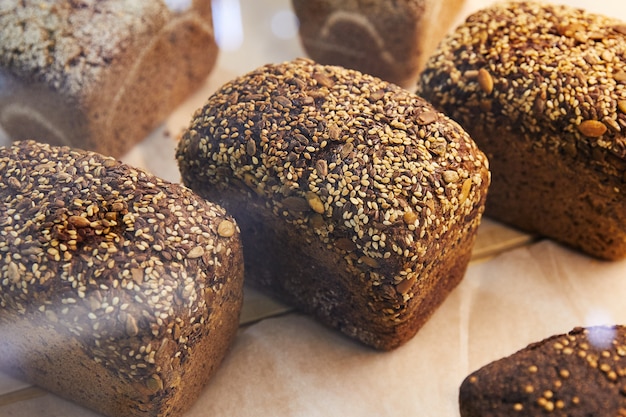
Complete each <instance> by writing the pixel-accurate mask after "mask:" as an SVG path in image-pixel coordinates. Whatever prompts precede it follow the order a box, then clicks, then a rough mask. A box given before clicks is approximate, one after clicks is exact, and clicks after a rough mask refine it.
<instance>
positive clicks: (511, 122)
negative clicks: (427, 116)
mask: <svg viewBox="0 0 626 417" xmlns="http://www.w3.org/2000/svg"><path fill="white" fill-rule="evenodd" d="M625 83H626V25H625V24H624V23H623V22H621V21H618V20H615V19H611V18H608V17H603V16H599V15H595V14H591V13H587V12H585V11H584V10H581V9H575V8H571V7H566V6H552V5H548V4H538V3H533V2H507V3H502V4H497V5H495V6H493V7H489V8H486V9H483V10H481V11H479V12H477V13H476V14H474V15H472V16H470V17H469V18H468V19H467V21H466V22H465V23H464V24H463V25H461V26H460V27H459V28H458V29H457V30H456V31H454V32H453V33H452V34H451V35H450V36H449V37H447V38H446V39H445V41H444V42H442V43H441V45H440V46H439V49H438V50H437V51H436V52H435V53H434V54H433V56H432V57H431V59H430V60H429V62H428V63H427V66H426V68H425V70H424V72H423V75H422V77H421V82H420V85H419V88H418V94H421V95H422V96H423V97H425V98H426V99H427V100H429V101H430V102H431V103H433V104H434V105H435V107H437V108H439V109H440V110H442V111H443V112H445V113H446V114H448V115H449V116H450V117H451V118H453V119H455V120H457V121H458V122H459V123H460V124H461V125H462V126H463V127H464V128H465V129H466V130H467V131H468V132H469V133H470V135H471V136H472V138H473V139H474V140H475V141H476V143H477V144H478V145H479V147H480V148H481V150H483V151H484V152H485V153H486V154H487V156H488V157H489V160H490V168H491V170H492V173H493V183H492V185H491V188H490V193H489V201H488V202H487V209H486V210H487V211H486V214H487V215H488V216H490V217H493V218H495V219H498V220H500V221H503V222H506V223H509V224H511V225H514V226H516V227H519V228H521V229H524V230H526V231H530V232H532V233H536V234H540V235H544V236H548V237H550V238H553V239H555V240H558V241H560V242H563V243H565V244H567V245H570V246H572V247H574V248H577V249H579V250H582V251H584V252H586V253H588V254H590V255H593V256H596V257H599V258H604V259H619V258H623V257H624V256H626V197H625V193H626V186H625V181H626V137H625V135H624V132H625V131H626V84H625Z"/></svg>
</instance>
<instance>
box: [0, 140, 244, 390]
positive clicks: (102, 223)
mask: <svg viewBox="0 0 626 417" xmlns="http://www.w3.org/2000/svg"><path fill="white" fill-rule="evenodd" d="M0 178H1V181H0V225H1V228H0V253H1V254H2V257H1V260H0V323H2V324H3V325H4V326H5V327H3V331H5V329H6V326H7V325H10V324H11V320H14V319H15V318H16V317H20V316H25V315H27V316H28V317H30V318H31V321H33V322H34V323H38V325H41V326H46V327H52V328H53V329H55V330H56V331H58V332H60V333H61V334H66V335H67V336H68V338H78V339H79V340H81V342H82V343H84V345H85V346H87V347H86V352H87V354H88V355H91V357H92V358H93V359H94V360H95V361H97V362H101V363H102V364H103V365H104V366H106V367H108V368H109V369H111V370H114V371H115V372H117V373H118V374H119V375H120V376H126V377H131V376H133V375H136V374H139V375H144V374H146V373H147V372H148V373H150V372H154V369H153V367H154V364H155V361H156V360H159V359H165V360H167V361H174V360H178V361H184V360H185V357H186V355H187V354H188V349H190V347H192V346H193V344H195V343H196V342H197V340H195V339H196V337H197V336H198V334H200V333H199V329H197V328H196V326H201V325H202V323H203V322H204V321H205V320H207V319H208V316H209V314H210V308H211V306H210V305H207V304H208V300H210V299H211V298H212V294H214V292H215V291H219V290H220V289H221V288H222V286H223V285H224V279H225V278H227V277H223V276H222V277H220V276H216V275H215V271H216V270H217V268H219V263H220V262H221V261H223V260H224V259H225V258H226V257H229V256H231V251H232V256H235V255H234V254H235V253H237V252H236V251H239V250H240V248H239V245H240V243H239V240H238V227H237V225H236V223H235V222H234V221H233V220H232V219H231V218H229V217H227V216H225V213H224V210H223V209H222V208H221V207H219V206H217V205H213V204H210V203H208V202H207V201H205V200H204V199H201V198H199V197H197V196H196V195H195V194H193V193H192V192H191V191H190V190H189V189H187V188H185V187H183V186H180V185H178V184H171V183H168V182H166V181H164V180H161V179H159V178H157V177H155V176H153V175H150V174H148V173H146V172H144V171H142V170H139V169H134V168H132V167H130V166H128V165H126V164H122V163H120V162H118V161H115V160H114V159H112V158H105V157H103V156H101V155H99V154H96V153H92V152H83V151H75V150H70V149H69V148H67V147H53V146H49V145H43V144H38V143H36V142H32V141H25V142H17V143H15V144H14V145H13V146H11V147H6V148H2V149H0ZM220 274H221V273H220ZM237 279H242V277H239V278H237ZM157 342H158V345H155V343H157ZM162 349H164V350H163V351H162ZM163 352H165V355H166V356H165V357H164V358H159V355H162V354H163ZM155 355H156V356H155ZM149 375H150V374H148V376H149ZM154 378H155V379H157V378H158V375H156V374H155V375H154ZM159 381H160V379H157V382H159ZM146 382H149V381H146ZM153 386H156V387H157V388H158V387H159V384H156V385H154V384H153ZM161 388H162V387H161Z"/></svg>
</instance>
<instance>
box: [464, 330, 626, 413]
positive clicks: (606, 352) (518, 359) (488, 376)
mask: <svg viewBox="0 0 626 417" xmlns="http://www.w3.org/2000/svg"><path fill="white" fill-rule="evenodd" d="M625 370H626V329H625V328H624V327H623V326H612V327H604V326H599V327H589V328H576V329H574V330H572V331H571V332H569V333H567V334H562V335H556V336H552V337H550V338H548V339H545V340H543V341H541V342H538V343H534V344H531V345H529V346H528V347H526V348H524V349H522V350H520V351H519V352H517V353H515V354H513V355H511V356H509V357H506V358H503V359H500V360H497V361H494V362H492V363H490V364H488V365H486V366H484V367H482V368H480V369H479V370H477V371H475V372H473V373H472V374H470V375H469V376H468V377H467V378H466V379H465V380H464V381H463V383H462V385H461V388H460V394H459V403H460V410H461V417H499V416H502V417H510V416H519V417H525V416H543V415H545V416H558V417H584V416H615V417H619V416H624V415H626V396H624V393H625V388H624V379H625V375H626V371H625Z"/></svg>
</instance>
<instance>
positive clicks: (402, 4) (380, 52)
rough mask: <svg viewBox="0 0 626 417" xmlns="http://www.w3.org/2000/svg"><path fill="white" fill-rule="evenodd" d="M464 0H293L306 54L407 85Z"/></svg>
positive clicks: (414, 79) (446, 30)
mask: <svg viewBox="0 0 626 417" xmlns="http://www.w3.org/2000/svg"><path fill="white" fill-rule="evenodd" d="M463 3H464V0H401V1H371V0H330V1H329V0H292V5H293V8H294V11H295V13H296V15H297V16H298V20H299V22H300V26H299V34H300V40H301V43H302V46H303V48H304V50H305V51H306V53H307V54H308V56H310V57H311V58H312V59H313V60H315V61H316V62H319V63H321V64H331V65H340V66H343V67H346V68H352V69H356V70H359V71H361V72H364V73H367V74H371V75H375V76H377V77H380V78H382V79H384V80H386V81H390V82H393V83H396V84H398V85H401V86H403V87H411V88H413V86H414V85H415V81H416V80H417V77H418V73H419V71H420V70H421V69H422V68H423V67H424V63H425V62H426V60H427V58H428V57H429V56H430V54H431V53H432V52H433V50H434V49H435V47H436V46H437V43H439V41H440V40H441V38H443V36H444V35H445V34H446V33H447V32H448V30H449V29H450V25H451V24H452V22H453V20H454V19H455V17H456V15H457V13H458V12H459V9H460V8H461V6H462V5H463Z"/></svg>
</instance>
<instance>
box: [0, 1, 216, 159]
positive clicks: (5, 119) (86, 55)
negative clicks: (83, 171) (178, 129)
mask: <svg viewBox="0 0 626 417" xmlns="http://www.w3.org/2000/svg"><path fill="white" fill-rule="evenodd" d="M168 4H171V6H169V5H168ZM210 4H211V2H209V1H204V0H197V1H194V2H193V4H192V2H191V1H188V2H182V1H173V2H172V1H171V0H169V1H163V0H142V1H136V0H77V1H69V0H62V1H56V0H43V1H42V0H25V1H22V0H3V1H2V2H0V125H1V126H2V128H3V129H4V130H5V131H6V132H7V134H8V135H9V137H10V138H11V139H14V140H23V139H37V140H39V141H45V142H49V143H54V144H62V145H70V146H74V147H79V148H81V149H88V150H94V151H97V152H100V153H103V154H105V155H111V156H115V157H119V156H121V155H123V154H124V153H126V152H127V151H128V150H129V149H131V148H132V146H133V145H135V144H136V143H137V142H139V141H141V140H143V139H144V138H145V137H146V135H147V134H148V133H150V132H151V131H152V130H153V129H154V128H156V127H157V126H158V125H159V124H160V123H161V122H162V121H163V120H164V119H165V118H166V117H167V116H168V115H169V114H170V113H171V111H172V110H173V109H174V108H175V107H176V106H177V105H179V104H180V103H181V102H182V101H183V100H184V99H185V98H186V97H187V96H188V95H189V94H191V93H192V92H193V91H195V90H196V89H197V88H198V87H199V86H201V85H202V83H203V82H204V81H205V79H206V77H207V75H208V74H209V73H210V71H211V70H212V68H213V66H214V63H215V60H216V57H217V52H218V51H217V45H216V43H215V40H214V36H213V28H212V22H211V10H210ZM181 5H186V6H185V7H182V6H181Z"/></svg>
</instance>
